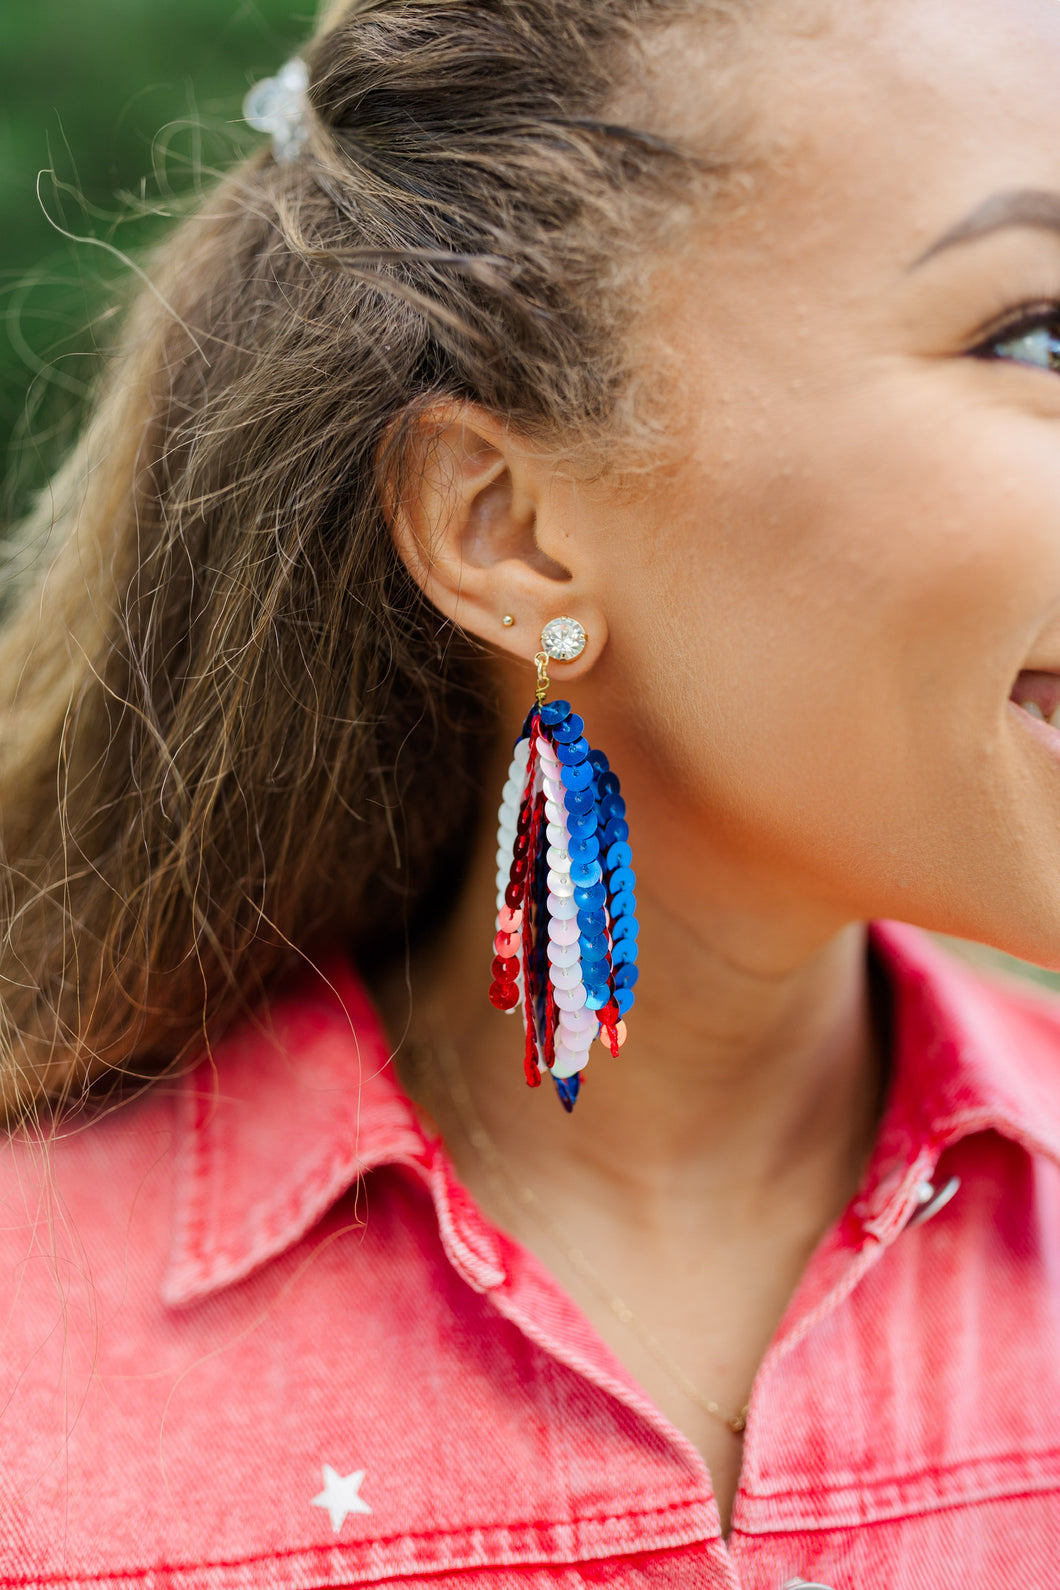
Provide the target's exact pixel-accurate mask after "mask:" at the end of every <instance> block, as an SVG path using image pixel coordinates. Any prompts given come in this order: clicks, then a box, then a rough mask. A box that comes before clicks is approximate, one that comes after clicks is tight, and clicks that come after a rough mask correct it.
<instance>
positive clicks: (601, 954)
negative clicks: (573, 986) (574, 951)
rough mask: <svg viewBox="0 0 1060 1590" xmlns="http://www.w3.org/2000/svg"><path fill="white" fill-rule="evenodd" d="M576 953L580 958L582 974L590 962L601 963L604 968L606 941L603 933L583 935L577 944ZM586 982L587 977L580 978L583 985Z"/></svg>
mask: <svg viewBox="0 0 1060 1590" xmlns="http://www.w3.org/2000/svg"><path fill="white" fill-rule="evenodd" d="M578 953H579V955H580V956H581V962H582V971H583V972H584V971H585V968H586V967H587V966H588V964H589V962H590V961H602V962H603V963H604V965H605V966H606V965H607V939H606V938H605V936H604V935H603V933H591V934H590V933H583V934H582V936H581V939H580V940H579V942H578ZM586 981H587V975H586V976H585V977H583V978H582V982H583V983H584V982H586Z"/></svg>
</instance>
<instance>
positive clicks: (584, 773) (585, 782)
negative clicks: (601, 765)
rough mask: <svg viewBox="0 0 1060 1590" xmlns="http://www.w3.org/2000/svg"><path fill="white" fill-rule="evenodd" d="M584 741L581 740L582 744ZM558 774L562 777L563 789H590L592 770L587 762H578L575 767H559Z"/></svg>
mask: <svg viewBox="0 0 1060 1590" xmlns="http://www.w3.org/2000/svg"><path fill="white" fill-rule="evenodd" d="M584 743H585V742H584V741H583V742H582V744H584ZM560 776H561V777H562V779H563V787H564V789H576V790H586V791H590V790H591V786H592V782H593V770H592V768H591V767H590V766H589V764H588V762H579V763H578V765H577V767H566V766H564V767H561V768H560Z"/></svg>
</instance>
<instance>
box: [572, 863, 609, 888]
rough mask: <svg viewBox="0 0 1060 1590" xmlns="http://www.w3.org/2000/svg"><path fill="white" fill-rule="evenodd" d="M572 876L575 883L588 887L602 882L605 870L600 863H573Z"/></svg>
mask: <svg viewBox="0 0 1060 1590" xmlns="http://www.w3.org/2000/svg"><path fill="white" fill-rule="evenodd" d="M570 875H571V879H572V881H573V882H574V883H576V884H577V883H581V884H584V885H585V886H586V887H588V886H589V885H590V884H593V883H599V882H600V879H601V878H602V877H603V875H604V869H603V867H601V865H600V863H599V862H598V861H572V862H571V867H570Z"/></svg>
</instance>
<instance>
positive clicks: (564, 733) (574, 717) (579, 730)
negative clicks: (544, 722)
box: [552, 712, 585, 745]
mask: <svg viewBox="0 0 1060 1590" xmlns="http://www.w3.org/2000/svg"><path fill="white" fill-rule="evenodd" d="M584 733H585V724H584V723H583V722H582V720H581V718H579V716H578V714H577V713H576V712H572V713H571V715H570V717H569V718H564V720H563V722H562V723H557V724H556V725H555V727H554V729H553V731H552V741H553V744H554V745H569V744H570V742H571V741H572V740H577V739H579V738H580V737H581V735H583V734H584Z"/></svg>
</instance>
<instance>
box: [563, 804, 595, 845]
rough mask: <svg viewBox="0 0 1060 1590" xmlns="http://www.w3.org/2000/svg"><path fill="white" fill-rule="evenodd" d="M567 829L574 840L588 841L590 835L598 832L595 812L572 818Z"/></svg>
mask: <svg viewBox="0 0 1060 1590" xmlns="http://www.w3.org/2000/svg"><path fill="white" fill-rule="evenodd" d="M567 829H568V832H569V833H570V836H571V838H572V839H588V837H589V835H590V834H595V833H596V832H597V822H596V813H595V811H592V812H585V813H583V814H582V815H580V816H579V815H577V814H575V815H573V816H571V817H570V819H569V820H568V822H567Z"/></svg>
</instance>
